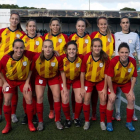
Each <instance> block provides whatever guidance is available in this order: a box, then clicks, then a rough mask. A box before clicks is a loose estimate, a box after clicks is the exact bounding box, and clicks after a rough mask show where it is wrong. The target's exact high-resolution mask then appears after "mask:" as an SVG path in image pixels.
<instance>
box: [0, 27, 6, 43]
mask: <svg viewBox="0 0 140 140" xmlns="http://www.w3.org/2000/svg"><path fill="white" fill-rule="evenodd" d="M5 29H6V28H2V29H0V42H1V40H2V36H1V34H2V32H3V31H4V30H5Z"/></svg>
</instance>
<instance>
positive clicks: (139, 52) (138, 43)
mask: <svg viewBox="0 0 140 140" xmlns="http://www.w3.org/2000/svg"><path fill="white" fill-rule="evenodd" d="M135 50H136V52H137V55H138V60H140V40H139V37H138V35H137V38H136V42H135Z"/></svg>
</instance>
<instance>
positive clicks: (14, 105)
mask: <svg viewBox="0 0 140 140" xmlns="http://www.w3.org/2000/svg"><path fill="white" fill-rule="evenodd" d="M17 103H18V92H15V93H13V96H12V100H11V107H12V112H11V113H12V114H16V109H17Z"/></svg>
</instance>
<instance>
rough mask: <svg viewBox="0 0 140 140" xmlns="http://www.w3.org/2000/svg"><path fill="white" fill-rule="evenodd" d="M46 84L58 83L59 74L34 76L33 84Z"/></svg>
mask: <svg viewBox="0 0 140 140" xmlns="http://www.w3.org/2000/svg"><path fill="white" fill-rule="evenodd" d="M46 84H48V85H50V86H51V85H57V84H59V76H58V75H57V76H55V77H53V78H43V77H41V76H39V75H37V76H36V79H35V85H41V86H46Z"/></svg>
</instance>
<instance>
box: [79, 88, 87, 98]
mask: <svg viewBox="0 0 140 140" xmlns="http://www.w3.org/2000/svg"><path fill="white" fill-rule="evenodd" d="M85 94H86V90H85V88H81V89H80V95H81V96H82V97H84V95H85Z"/></svg>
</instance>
